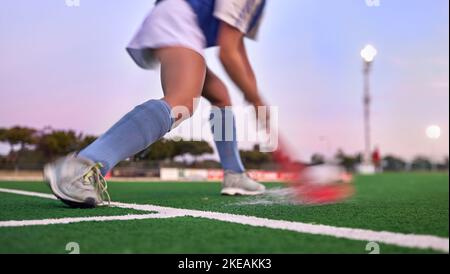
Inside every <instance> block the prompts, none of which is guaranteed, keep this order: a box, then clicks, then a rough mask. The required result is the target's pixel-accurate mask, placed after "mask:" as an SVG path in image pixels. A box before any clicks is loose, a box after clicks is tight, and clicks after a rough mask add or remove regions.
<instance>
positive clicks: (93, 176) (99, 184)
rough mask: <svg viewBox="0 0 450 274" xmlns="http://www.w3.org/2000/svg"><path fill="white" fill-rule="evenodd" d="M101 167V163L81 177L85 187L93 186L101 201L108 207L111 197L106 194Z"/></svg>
mask: <svg viewBox="0 0 450 274" xmlns="http://www.w3.org/2000/svg"><path fill="white" fill-rule="evenodd" d="M102 167H103V165H102V164H101V163H97V164H95V165H93V166H92V167H91V168H90V169H89V171H88V172H86V174H84V175H83V176H82V179H83V183H84V184H86V185H89V184H92V185H94V187H95V189H96V191H97V193H99V195H100V197H101V198H102V200H103V201H105V200H106V201H107V202H108V205H109V204H111V196H109V193H108V183H107V182H106V179H105V177H104V176H103V175H102V173H101V171H100V169H101V168H102Z"/></svg>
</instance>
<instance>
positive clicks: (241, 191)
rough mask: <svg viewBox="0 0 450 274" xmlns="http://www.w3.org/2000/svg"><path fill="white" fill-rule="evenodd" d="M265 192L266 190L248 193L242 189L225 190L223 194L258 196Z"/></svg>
mask: <svg viewBox="0 0 450 274" xmlns="http://www.w3.org/2000/svg"><path fill="white" fill-rule="evenodd" d="M265 192H266V191H265V190H259V191H248V190H245V189H241V188H224V189H223V190H222V192H221V193H222V195H224V196H258V195H262V194H264V193H265Z"/></svg>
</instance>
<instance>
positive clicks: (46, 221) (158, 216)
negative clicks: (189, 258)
mask: <svg viewBox="0 0 450 274" xmlns="http://www.w3.org/2000/svg"><path fill="white" fill-rule="evenodd" d="M174 217H179V216H177V215H168V214H142V215H122V216H96V217H75V218H60V219H44V220H24V221H2V222H0V227H21V226H39V225H57V224H73V223H81V222H109V221H130V220H148V219H167V218H174Z"/></svg>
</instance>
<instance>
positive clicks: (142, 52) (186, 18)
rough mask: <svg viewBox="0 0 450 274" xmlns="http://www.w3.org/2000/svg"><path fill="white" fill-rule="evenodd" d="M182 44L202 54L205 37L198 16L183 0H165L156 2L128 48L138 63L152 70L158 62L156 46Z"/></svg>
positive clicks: (163, 46) (157, 47)
mask: <svg viewBox="0 0 450 274" xmlns="http://www.w3.org/2000/svg"><path fill="white" fill-rule="evenodd" d="M173 46H179V47H185V48H188V49H191V50H194V51H196V52H198V53H199V54H200V55H202V56H203V51H204V49H205V47H206V39H205V36H204V34H203V32H202V30H201V29H200V27H199V25H198V21H197V15H196V14H195V13H194V11H193V10H192V8H191V6H190V5H189V3H187V1H185V0H164V1H162V2H161V3H159V4H157V5H156V6H155V7H154V8H153V10H152V11H151V12H150V14H149V15H148V16H147V18H146V19H145V20H144V23H143V24H142V26H141V27H140V29H139V30H138V32H137V33H136V35H135V36H134V38H133V39H132V40H131V42H130V44H129V45H128V47H127V51H128V53H129V54H130V55H131V57H132V58H133V60H134V61H135V62H136V64H137V65H138V66H140V67H141V68H143V69H152V68H155V66H156V65H157V64H158V60H157V59H156V57H155V54H154V53H155V51H154V50H155V49H159V48H165V47H173Z"/></svg>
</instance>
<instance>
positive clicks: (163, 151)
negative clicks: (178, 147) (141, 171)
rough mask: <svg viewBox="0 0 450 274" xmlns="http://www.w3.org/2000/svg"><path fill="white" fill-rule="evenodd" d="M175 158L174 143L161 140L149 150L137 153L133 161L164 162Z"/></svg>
mask: <svg viewBox="0 0 450 274" xmlns="http://www.w3.org/2000/svg"><path fill="white" fill-rule="evenodd" d="M174 156H175V143H174V141H172V140H167V139H161V140H159V141H157V142H155V143H154V144H152V145H151V146H150V147H149V148H147V149H145V150H144V151H142V152H140V153H138V154H137V155H136V156H135V160H149V161H164V160H169V159H173V158H174Z"/></svg>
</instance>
